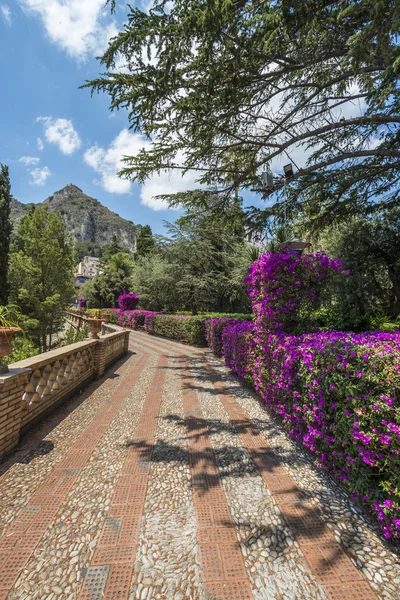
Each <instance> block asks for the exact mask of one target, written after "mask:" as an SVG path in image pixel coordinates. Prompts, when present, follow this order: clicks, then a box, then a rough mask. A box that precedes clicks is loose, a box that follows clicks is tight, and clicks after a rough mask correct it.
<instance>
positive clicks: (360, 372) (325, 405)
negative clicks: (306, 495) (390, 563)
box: [223, 323, 400, 538]
mask: <svg viewBox="0 0 400 600" xmlns="http://www.w3.org/2000/svg"><path fill="white" fill-rule="evenodd" d="M259 342H260V340H259V339H258V338H257V331H256V327H252V325H251V324H246V323H239V324H236V325H233V326H230V327H227V328H226V329H225V331H224V333H223V343H224V353H225V361H226V364H227V366H229V367H230V368H232V370H233V371H234V372H235V373H237V375H238V376H239V378H240V379H241V380H242V381H246V382H252V383H253V385H254V387H255V389H256V391H257V392H259V393H260V394H261V396H262V397H263V399H264V400H265V402H266V404H267V406H268V407H270V408H271V409H272V410H273V411H275V412H276V413H277V414H278V415H280V416H281V418H282V419H283V423H284V425H285V426H286V428H287V429H288V431H289V434H290V435H291V437H293V438H295V439H296V440H298V441H299V442H301V443H302V444H303V445H304V446H305V447H306V448H307V449H308V450H309V451H310V452H312V453H313V454H314V455H315V456H316V460H317V464H318V465H319V466H320V467H321V468H322V469H324V470H326V471H328V472H329V473H331V474H332V475H334V476H335V477H336V478H338V479H339V480H340V481H341V482H342V483H343V484H344V485H345V486H346V487H347V488H348V489H349V490H350V491H351V493H352V496H353V498H358V499H359V500H360V501H361V502H364V503H366V504H367V505H368V506H369V507H370V508H371V509H372V510H373V511H375V512H376V515H377V518H378V520H379V521H380V526H381V529H382V531H383V533H384V535H385V536H386V537H387V538H390V537H393V538H400V512H399V507H400V503H399V501H400V406H399V399H398V390H399V389H400V335H398V334H392V333H379V332H374V333H365V334H354V333H341V332H322V333H316V334H304V335H300V336H294V335H285V334H271V333H270V334H267V335H266V336H265V337H264V339H263V340H262V342H261V343H259Z"/></svg>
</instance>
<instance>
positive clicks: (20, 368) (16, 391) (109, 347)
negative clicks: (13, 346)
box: [0, 326, 129, 456]
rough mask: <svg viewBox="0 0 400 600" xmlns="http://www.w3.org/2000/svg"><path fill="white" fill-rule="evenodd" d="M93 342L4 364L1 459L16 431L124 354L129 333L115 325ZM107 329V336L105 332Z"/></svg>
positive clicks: (0, 402)
mask: <svg viewBox="0 0 400 600" xmlns="http://www.w3.org/2000/svg"><path fill="white" fill-rule="evenodd" d="M107 329H108V330H109V332H108V333H106V334H105V335H104V336H103V337H101V338H99V339H98V340H85V341H83V342H78V343H77V344H71V345H69V346H65V347H63V348H59V349H57V350H52V351H50V352H46V353H44V354H40V355H38V356H33V357H31V358H27V359H25V360H21V361H19V362H17V363H13V364H11V365H9V372H8V373H6V374H5V375H2V376H0V456H2V455H4V454H5V453H6V452H8V451H9V450H11V449H12V448H13V447H14V446H15V445H16V444H17V443H18V440H19V435H20V432H24V431H25V430H27V429H29V428H30V427H32V425H34V424H35V423H36V422H37V420H38V419H40V418H42V417H43V416H44V415H45V414H46V413H48V412H50V411H51V410H54V408H56V407H57V406H58V405H59V404H60V403H62V402H63V401H65V400H66V398H68V397H69V396H71V395H73V394H74V393H75V392H76V391H78V390H80V389H82V388H83V387H84V386H85V385H86V384H87V383H88V382H89V381H90V380H91V379H93V378H95V377H101V376H102V375H103V374H104V371H105V369H106V368H107V367H108V366H109V365H110V364H111V363H112V362H114V361H115V360H116V359H117V358H119V357H120V356H122V355H123V354H125V353H126V352H127V351H128V344H129V331H127V330H123V329H121V328H119V327H116V326H114V327H113V328H112V327H110V326H108V327H107ZM111 329H112V331H110V330H111Z"/></svg>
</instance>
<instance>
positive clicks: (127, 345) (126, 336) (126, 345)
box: [124, 331, 130, 354]
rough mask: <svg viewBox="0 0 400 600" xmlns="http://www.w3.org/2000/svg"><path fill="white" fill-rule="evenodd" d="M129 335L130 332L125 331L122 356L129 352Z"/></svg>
mask: <svg viewBox="0 0 400 600" xmlns="http://www.w3.org/2000/svg"><path fill="white" fill-rule="evenodd" d="M129 334H130V331H125V338H124V354H126V353H127V352H128V350H129Z"/></svg>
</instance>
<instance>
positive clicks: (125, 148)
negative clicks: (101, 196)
mask: <svg viewBox="0 0 400 600" xmlns="http://www.w3.org/2000/svg"><path fill="white" fill-rule="evenodd" d="M145 145H146V141H145V140H144V138H143V137H142V136H141V135H139V134H135V133H130V132H129V131H128V129H123V130H122V131H121V132H120V133H119V134H118V135H117V137H116V138H115V139H114V140H113V142H112V143H111V145H110V146H109V147H108V148H107V149H104V148H101V147H100V146H92V147H91V148H89V149H88V150H87V151H86V152H85V154H84V160H85V162H86V164H88V165H89V166H90V167H92V169H94V171H96V173H98V174H99V175H100V185H101V186H102V188H103V189H104V190H106V192H110V193H114V194H127V193H129V191H130V189H131V183H130V181H127V180H125V179H121V178H120V177H118V175H117V173H118V171H120V170H121V169H122V168H123V167H124V163H123V162H122V158H123V157H124V156H133V155H136V154H137V153H138V152H139V150H140V149H141V148H143V147H144V146H145Z"/></svg>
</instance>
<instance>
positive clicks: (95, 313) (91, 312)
mask: <svg viewBox="0 0 400 600" xmlns="http://www.w3.org/2000/svg"><path fill="white" fill-rule="evenodd" d="M85 316H86V317H88V318H89V319H101V310H100V309H99V308H88V309H87V310H86V313H85Z"/></svg>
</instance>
